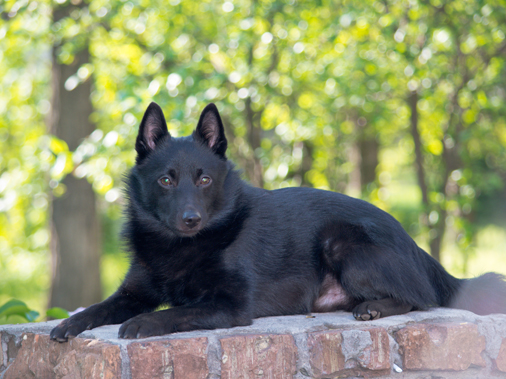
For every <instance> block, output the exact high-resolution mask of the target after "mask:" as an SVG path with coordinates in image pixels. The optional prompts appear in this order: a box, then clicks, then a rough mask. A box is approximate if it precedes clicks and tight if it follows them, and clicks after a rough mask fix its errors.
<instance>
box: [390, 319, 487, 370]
mask: <svg viewBox="0 0 506 379" xmlns="http://www.w3.org/2000/svg"><path fill="white" fill-rule="evenodd" d="M396 339H397V342H398V343H399V347H400V352H401V354H402V356H403V362H404V364H403V365H404V369H408V370H455V371H461V370H466V369H467V368H469V366H471V365H476V366H485V364H486V362H485V360H484V359H483V357H482V356H481V353H482V352H483V351H484V350H485V338H484V337H483V336H481V335H479V334H478V328H477V326H476V325H474V324H468V323H462V324H418V325H412V326H408V327H406V328H403V329H401V330H400V331H398V332H397V334H396Z"/></svg>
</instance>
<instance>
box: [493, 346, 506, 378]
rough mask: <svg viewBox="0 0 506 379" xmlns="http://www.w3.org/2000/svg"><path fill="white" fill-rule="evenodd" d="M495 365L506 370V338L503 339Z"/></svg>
mask: <svg viewBox="0 0 506 379" xmlns="http://www.w3.org/2000/svg"><path fill="white" fill-rule="evenodd" d="M495 365H496V368H497V369H498V370H499V371H502V372H506V338H504V339H503V340H502V343H501V348H500V350H499V354H498V355H497V358H496V360H495Z"/></svg>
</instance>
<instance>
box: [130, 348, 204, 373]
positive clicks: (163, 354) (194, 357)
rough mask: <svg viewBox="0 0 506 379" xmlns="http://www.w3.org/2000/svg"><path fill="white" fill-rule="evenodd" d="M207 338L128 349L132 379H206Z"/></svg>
mask: <svg viewBox="0 0 506 379" xmlns="http://www.w3.org/2000/svg"><path fill="white" fill-rule="evenodd" d="M206 349H207V338H188V339H180V340H179V339H177V340H161V341H160V340H159V341H153V342H135V343H132V344H130V345H128V347H127V350H128V355H129V357H130V368H131V371H132V379H153V378H164V379H205V378H206V377H207V375H208V374H209V369H208V367H207V353H206Z"/></svg>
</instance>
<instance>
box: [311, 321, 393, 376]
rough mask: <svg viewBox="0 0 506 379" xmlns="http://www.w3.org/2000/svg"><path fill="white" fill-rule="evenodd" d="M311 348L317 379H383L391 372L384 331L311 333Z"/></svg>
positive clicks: (312, 366)
mask: <svg viewBox="0 0 506 379" xmlns="http://www.w3.org/2000/svg"><path fill="white" fill-rule="evenodd" d="M308 348H309V354H310V357H309V360H310V362H309V363H310V365H311V369H312V371H313V375H314V377H316V378H327V377H328V376H329V375H330V376H333V377H335V376H348V375H356V376H361V375H365V376H372V375H375V374H376V375H381V374H384V373H385V372H386V371H387V370H389V369H390V346H389V341H388V333H387V331H386V330H385V329H382V328H371V329H365V330H332V331H323V332H314V333H310V334H309V335H308ZM374 371H378V372H376V373H375V372H374Z"/></svg>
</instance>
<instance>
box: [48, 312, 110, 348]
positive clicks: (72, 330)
mask: <svg viewBox="0 0 506 379" xmlns="http://www.w3.org/2000/svg"><path fill="white" fill-rule="evenodd" d="M108 314H109V312H108V310H107V308H105V307H103V306H101V305H100V304H95V305H92V306H90V307H88V308H86V309H85V310H84V311H82V312H79V313H76V314H75V315H73V316H72V317H70V318H67V319H65V320H63V321H62V322H60V323H59V324H58V326H56V327H55V328H53V330H51V333H50V334H49V337H50V338H51V339H52V340H53V341H58V342H66V341H67V340H68V338H69V337H76V336H77V335H78V334H80V333H82V332H84V331H85V330H89V329H93V328H96V327H97V326H102V325H104V324H106V320H107V318H108V317H107V315H108Z"/></svg>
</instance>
